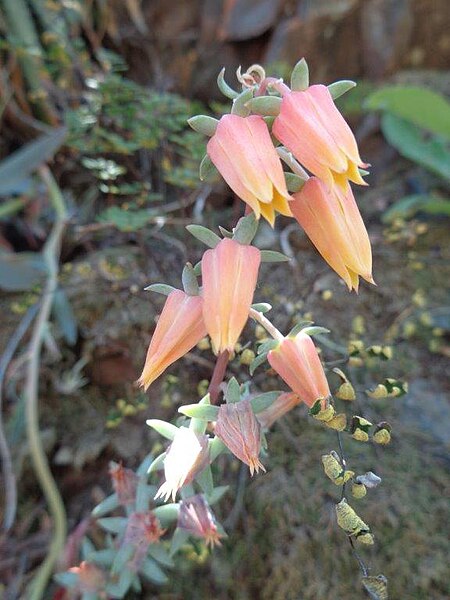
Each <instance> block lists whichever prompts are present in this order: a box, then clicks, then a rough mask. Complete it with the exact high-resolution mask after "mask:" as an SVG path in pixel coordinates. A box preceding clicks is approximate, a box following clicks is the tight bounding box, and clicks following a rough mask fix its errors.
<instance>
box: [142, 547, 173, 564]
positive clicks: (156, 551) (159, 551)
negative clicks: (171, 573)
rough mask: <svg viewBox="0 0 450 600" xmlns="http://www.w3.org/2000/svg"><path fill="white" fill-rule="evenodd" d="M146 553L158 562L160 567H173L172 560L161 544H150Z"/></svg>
mask: <svg viewBox="0 0 450 600" xmlns="http://www.w3.org/2000/svg"><path fill="white" fill-rule="evenodd" d="M148 553H149V554H150V556H151V557H152V558H153V559H154V560H156V561H158V562H159V563H160V564H161V565H164V566H165V567H173V566H174V564H173V560H172V558H171V556H170V554H169V553H168V552H167V550H166V549H165V548H164V546H163V545H162V544H161V542H156V543H155V544H150V546H149V547H148Z"/></svg>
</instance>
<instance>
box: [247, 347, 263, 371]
mask: <svg viewBox="0 0 450 600" xmlns="http://www.w3.org/2000/svg"><path fill="white" fill-rule="evenodd" d="M266 360H267V352H262V353H261V354H258V356H257V357H256V358H255V359H253V360H252V362H251V364H250V366H249V369H248V370H249V373H250V375H252V376H253V374H254V373H255V371H256V369H257V368H258V367H260V366H261V365H262V364H264V363H265V362H266Z"/></svg>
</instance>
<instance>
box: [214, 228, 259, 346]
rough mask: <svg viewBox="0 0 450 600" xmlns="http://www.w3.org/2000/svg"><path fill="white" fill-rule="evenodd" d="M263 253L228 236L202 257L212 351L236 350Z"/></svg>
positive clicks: (246, 317)
mask: <svg viewBox="0 0 450 600" xmlns="http://www.w3.org/2000/svg"><path fill="white" fill-rule="evenodd" d="M260 262H261V252H260V251H259V250H258V248H255V247H254V246H244V245H243V244H239V243H238V242H236V241H235V240H230V239H228V238H225V239H223V240H221V241H220V242H219V243H218V244H217V246H216V247H215V248H213V249H211V250H207V251H206V252H205V254H204V255H203V258H202V283H203V291H202V295H203V299H204V301H203V319H204V322H205V325H206V329H207V332H208V334H209V335H210V336H211V342H212V346H213V350H214V352H215V353H216V354H220V353H221V352H223V351H224V350H228V352H230V354H232V353H233V350H234V346H235V345H236V342H237V341H238V338H239V336H240V335H241V332H242V330H243V329H244V326H245V324H246V322H247V319H248V313H249V310H250V306H251V304H252V301H253V294H254V292H255V287H256V281H257V278H258V269H259V265H260Z"/></svg>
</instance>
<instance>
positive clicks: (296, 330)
mask: <svg viewBox="0 0 450 600" xmlns="http://www.w3.org/2000/svg"><path fill="white" fill-rule="evenodd" d="M312 323H313V321H308V320H307V319H300V321H299V322H298V323H297V324H296V325H295V326H294V327H293V328H292V329H291V331H290V332H289V333H288V335H287V337H294V336H296V335H297V333H300V331H303V329H305V327H308V326H309V325H311V324H312Z"/></svg>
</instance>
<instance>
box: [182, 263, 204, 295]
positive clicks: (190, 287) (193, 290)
mask: <svg viewBox="0 0 450 600" xmlns="http://www.w3.org/2000/svg"><path fill="white" fill-rule="evenodd" d="M181 281H182V283H183V289H184V291H185V292H186V294H188V295H189V296H198V295H199V293H200V292H199V287H198V281H197V276H196V275H195V272H194V267H193V266H192V265H191V263H186V265H185V266H184V269H183V273H182V275H181Z"/></svg>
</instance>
